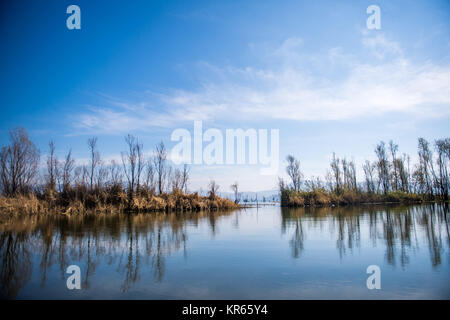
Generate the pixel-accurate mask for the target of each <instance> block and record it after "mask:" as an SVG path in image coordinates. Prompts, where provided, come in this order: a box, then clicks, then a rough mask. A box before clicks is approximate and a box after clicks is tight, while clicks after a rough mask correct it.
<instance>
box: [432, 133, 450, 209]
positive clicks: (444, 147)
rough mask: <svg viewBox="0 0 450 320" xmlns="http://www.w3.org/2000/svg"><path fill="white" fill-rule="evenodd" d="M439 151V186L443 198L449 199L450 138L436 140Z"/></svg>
mask: <svg viewBox="0 0 450 320" xmlns="http://www.w3.org/2000/svg"><path fill="white" fill-rule="evenodd" d="M435 147H436V151H437V160H436V162H437V165H438V170H439V178H438V186H439V192H440V194H441V196H442V198H443V199H444V200H445V201H447V200H448V189H449V176H448V170H449V169H448V167H449V162H450V138H446V139H439V140H436V141H435Z"/></svg>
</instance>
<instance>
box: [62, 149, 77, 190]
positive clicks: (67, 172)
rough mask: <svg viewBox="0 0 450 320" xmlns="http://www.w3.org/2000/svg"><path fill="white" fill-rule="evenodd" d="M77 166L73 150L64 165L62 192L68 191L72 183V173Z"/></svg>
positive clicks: (68, 154)
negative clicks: (73, 157)
mask: <svg viewBox="0 0 450 320" xmlns="http://www.w3.org/2000/svg"><path fill="white" fill-rule="evenodd" d="M74 165H75V160H73V159H72V150H70V151H69V152H68V153H67V155H66V158H65V159H64V162H63V165H62V174H61V176H62V190H63V191H68V190H69V189H70V184H71V183H72V171H73V168H74Z"/></svg>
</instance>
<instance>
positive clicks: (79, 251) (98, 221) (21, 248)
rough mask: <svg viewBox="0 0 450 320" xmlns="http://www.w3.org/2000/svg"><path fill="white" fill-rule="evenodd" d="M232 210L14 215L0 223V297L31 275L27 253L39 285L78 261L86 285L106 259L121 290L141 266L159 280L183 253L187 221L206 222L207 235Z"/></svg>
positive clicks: (15, 289)
mask: <svg viewBox="0 0 450 320" xmlns="http://www.w3.org/2000/svg"><path fill="white" fill-rule="evenodd" d="M230 214H231V212H229V211H224V212H214V213H208V212H203V213H183V214H181V213H169V214H139V215H126V214H116V215H108V214H98V215H86V216H72V217H67V216H33V217H29V216H28V217H13V218H9V219H6V220H5V221H2V223H1V225H0V256H1V265H0V277H1V278H0V279H1V287H0V296H3V297H6V298H14V297H15V296H16V295H17V293H18V291H19V290H20V288H21V287H22V286H24V285H25V284H26V283H27V282H28V281H29V279H30V277H31V270H32V254H33V253H34V254H36V256H38V257H40V261H39V271H40V276H41V286H44V285H45V283H46V281H47V277H48V270H50V268H52V267H53V266H54V265H56V266H57V267H58V270H59V272H60V275H61V279H64V277H65V276H66V275H65V270H66V268H67V267H68V266H69V265H70V264H71V263H72V262H73V261H79V262H80V267H81V270H83V271H84V273H83V274H82V281H83V282H82V287H83V288H85V289H88V288H89V286H90V282H89V281H90V279H91V275H92V274H93V273H95V271H96V269H97V266H98V265H99V264H100V263H101V262H102V261H106V263H107V264H108V265H109V266H115V267H116V269H117V272H118V273H119V274H121V276H122V279H123V281H122V284H121V290H122V292H126V291H127V290H129V289H130V288H131V287H132V285H133V283H135V282H136V281H138V280H139V275H140V268H141V267H142V265H144V266H145V267H150V268H152V270H153V276H154V279H155V280H156V281H162V279H163V277H164V270H165V258H166V257H167V256H168V255H170V254H171V252H173V251H177V250H180V248H182V249H183V250H184V251H186V241H187V239H188V236H187V233H186V226H187V225H198V223H199V221H200V220H206V221H208V222H209V226H210V229H211V232H212V234H214V233H215V232H216V222H217V220H218V219H220V217H222V216H227V215H230Z"/></svg>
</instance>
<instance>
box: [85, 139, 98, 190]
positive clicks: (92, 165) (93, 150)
mask: <svg viewBox="0 0 450 320" xmlns="http://www.w3.org/2000/svg"><path fill="white" fill-rule="evenodd" d="M87 143H88V146H89V152H90V156H91V159H90V162H89V189H90V190H92V189H93V187H94V180H95V169H96V168H97V166H98V165H99V164H100V153H99V152H98V151H97V137H92V138H90V139H89V140H88V142H87Z"/></svg>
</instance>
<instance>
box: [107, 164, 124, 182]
mask: <svg viewBox="0 0 450 320" xmlns="http://www.w3.org/2000/svg"><path fill="white" fill-rule="evenodd" d="M122 178H123V177H122V172H121V170H120V165H119V164H118V163H117V161H116V160H114V159H113V160H111V164H110V165H109V184H110V187H119V186H120V187H122Z"/></svg>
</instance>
